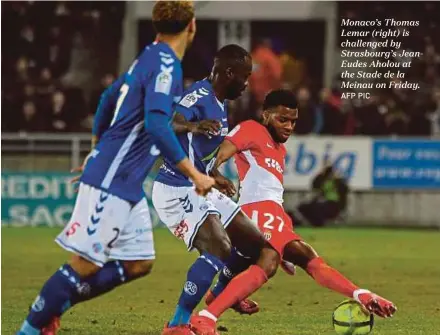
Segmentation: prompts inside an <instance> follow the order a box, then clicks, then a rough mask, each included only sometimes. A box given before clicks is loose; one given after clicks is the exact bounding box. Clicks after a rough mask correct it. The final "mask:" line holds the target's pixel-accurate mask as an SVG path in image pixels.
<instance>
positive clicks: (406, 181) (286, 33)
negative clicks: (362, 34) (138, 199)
mask: <svg viewBox="0 0 440 335" xmlns="http://www.w3.org/2000/svg"><path fill="white" fill-rule="evenodd" d="M152 4H153V3H152V2H108V3H107V2H93V1H92V2H62V1H61V2H5V3H3V4H2V21H3V26H4V27H6V28H7V29H4V30H3V45H5V46H7V47H5V48H3V51H2V89H1V90H2V105H1V106H2V207H3V210H2V223H3V224H31V225H45V224H49V225H62V224H63V223H64V222H65V220H66V219H67V218H68V216H69V213H70V211H71V209H72V204H73V201H74V193H73V192H72V189H71V187H70V186H69V185H68V182H67V180H68V178H69V176H68V171H69V169H70V168H72V167H75V166H78V165H79V164H80V163H81V162H82V160H83V158H84V156H85V155H86V154H87V153H88V150H89V138H90V135H89V134H90V129H91V125H92V121H93V114H94V110H95V108H96V105H97V102H98V99H99V95H100V93H101V92H102V90H103V89H104V88H105V87H106V86H108V85H109V84H110V83H111V82H112V80H114V78H115V76H117V75H118V74H119V73H121V72H122V71H124V70H125V69H127V68H128V66H129V65H130V62H131V61H132V60H133V59H134V58H135V56H136V54H137V53H138V52H139V51H140V50H141V49H142V48H143V46H145V45H146V44H148V43H150V42H151V41H152V40H153V38H154V33H153V30H152V27H151V24H150V15H151V7H152ZM196 5H197V17H198V33H197V36H196V39H195V41H194V44H193V46H192V48H191V49H190V50H189V51H188V53H187V54H186V56H185V59H184V61H183V67H184V76H185V85H186V86H187V85H190V83H191V82H193V81H194V80H199V79H201V78H203V77H204V76H206V75H207V74H208V73H209V71H210V68H211V64H212V58H213V55H214V53H215V51H216V50H217V49H218V48H219V47H221V46H222V45H225V44H227V43H238V44H240V45H242V46H244V47H246V48H247V49H249V50H252V51H253V55H254V56H255V58H256V59H257V58H258V59H259V60H262V61H263V62H265V64H268V65H267V66H268V68H269V69H270V70H265V71H260V72H259V74H258V75H254V77H253V78H252V80H251V86H250V90H249V91H248V92H246V94H245V96H244V97H243V98H242V99H240V100H239V101H237V102H236V103H234V104H231V106H230V107H231V108H230V110H231V113H230V115H229V119H230V122H231V124H232V125H234V124H236V123H237V122H239V121H240V120H243V119H245V118H247V117H252V115H253V113H254V112H255V111H256V109H257V108H258V106H259V104H260V103H261V100H262V99H263V98H264V94H265V93H266V92H267V90H269V89H271V88H275V87H280V86H282V87H288V88H291V89H292V90H294V91H296V92H297V93H298V97H299V99H300V109H301V118H300V121H299V123H298V126H297V129H296V133H297V136H295V138H293V139H292V140H291V141H290V142H289V145H288V149H289V150H288V151H289V157H288V163H287V168H286V189H287V192H286V207H287V208H288V209H292V208H293V207H294V206H295V205H296V204H297V203H298V202H299V201H300V199H302V198H304V197H305V196H307V193H308V192H307V191H308V189H309V185H310V181H311V178H312V177H313V176H314V175H315V174H316V173H317V172H318V171H319V169H320V168H321V166H322V164H323V160H324V158H325V157H330V159H331V160H333V161H335V162H336V163H337V165H338V166H339V170H340V171H341V172H342V173H343V174H345V176H346V177H347V178H348V180H349V184H350V187H351V189H352V191H353V192H352V193H351V194H350V201H349V208H348V211H347V214H346V216H345V217H346V220H345V221H346V222H347V223H368V224H386V225H390V224H396V225H405V224H409V225H424V226H440V221H439V220H440V219H439V217H438V215H437V211H436V207H435V203H436V202H438V199H439V197H440V194H439V187H440V170H439V165H440V163H439V162H440V158H439V150H438V147H439V146H440V142H438V141H436V140H435V137H437V136H438V135H439V134H440V118H439V115H440V75H439V71H440V55H439V53H440V39H439V37H438V36H439V32H440V19H439V17H440V16H438V15H436V14H438V13H440V9H439V4H438V3H427V2H425V3H422V2H418V3H417V2H414V3H413V2H405V6H399V4H397V3H374V4H368V3H360V2H355V3H350V2H340V3H337V2H331V1H329V2H271V4H269V3H268V2H264V1H263V2H209V1H208V2H197V4H196ZM376 17H379V18H386V17H394V18H396V19H400V20H405V19H411V20H420V22H421V24H420V26H419V27H413V28H411V35H410V37H408V38H406V39H404V40H402V41H403V46H402V48H405V49H409V50H414V51H422V52H424V55H425V56H424V57H422V58H420V59H414V60H413V63H412V67H411V69H410V71H409V78H412V79H414V80H417V81H418V82H420V83H421V86H422V88H421V89H419V90H418V91H415V92H414V91H409V90H403V89H402V90H394V91H392V90H381V91H376V92H373V93H374V97H373V98H372V99H370V100H369V103H365V101H364V102H363V101H355V100H351V101H350V100H341V99H340V93H341V92H340V89H339V87H340V85H339V79H340V78H339V75H340V72H341V68H340V63H341V58H340V48H339V45H340V41H341V38H340V20H341V18H353V19H369V18H376ZM415 137H416V138H417V141H414V138H415ZM402 150H407V154H408V155H407V156H406V159H404V160H402V159H401V158H398V157H397V156H396V155H394V156H390V155H383V153H384V152H394V153H395V154H396V153H399V152H400V153H402V152H403V151H402ZM420 152H421V153H420ZM228 170H229V171H230V172H231V173H232V174H231V173H230V174H229V175H230V176H231V175H233V164H230V165H229V167H228ZM148 184H151V180H148V181H147V188H148ZM390 208H393V210H392V211H390V210H389V209H390ZM156 221H157V219H156Z"/></svg>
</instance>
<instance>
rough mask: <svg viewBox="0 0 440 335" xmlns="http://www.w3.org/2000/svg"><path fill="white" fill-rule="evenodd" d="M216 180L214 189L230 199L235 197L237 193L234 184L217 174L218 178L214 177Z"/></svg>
mask: <svg viewBox="0 0 440 335" xmlns="http://www.w3.org/2000/svg"><path fill="white" fill-rule="evenodd" d="M214 180H215V185H214V187H215V188H216V189H217V190H219V191H220V192H222V193H223V194H226V195H227V196H228V197H233V196H234V195H235V193H237V190H236V189H235V185H234V183H233V182H232V181H230V180H229V179H228V178H226V177H225V176H223V175H221V174H217V175H216V176H214Z"/></svg>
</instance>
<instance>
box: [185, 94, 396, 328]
mask: <svg viewBox="0 0 440 335" xmlns="http://www.w3.org/2000/svg"><path fill="white" fill-rule="evenodd" d="M297 119H298V109H297V102H296V98H295V96H294V95H293V93H291V92H290V91H287V90H276V91H272V92H270V93H269V94H268V95H267V97H266V99H265V101H264V105H263V112H262V114H261V117H260V122H257V121H254V120H248V121H245V122H243V123H241V124H239V125H238V126H236V127H235V128H234V129H233V130H232V131H231V132H230V133H229V134H228V136H227V137H226V139H225V141H224V142H223V143H222V144H221V145H220V149H219V152H218V155H217V160H216V163H215V167H219V166H220V165H221V164H222V163H224V162H226V161H227V160H228V159H229V158H231V157H232V156H234V155H235V161H236V165H237V169H238V174H239V177H240V198H239V205H240V206H241V208H242V209H243V211H244V212H245V213H246V214H247V215H248V216H249V217H250V218H252V219H253V220H254V222H256V223H257V224H258V226H259V228H260V230H261V231H262V232H263V234H264V235H265V236H266V239H267V241H268V242H269V243H268V246H267V247H266V248H264V249H263V250H262V252H261V253H260V257H259V259H258V260H257V262H256V264H255V265H251V266H250V267H249V268H248V269H247V270H246V271H244V272H242V273H241V274H239V275H237V276H236V277H235V278H233V279H232V280H231V282H230V283H229V284H228V285H227V286H226V288H225V289H224V290H223V292H221V293H220V294H219V295H218V296H217V297H216V298H215V299H214V300H213V301H210V303H209V306H208V307H207V308H206V309H205V310H203V311H201V312H199V314H198V315H195V316H193V317H192V319H191V324H192V329H193V331H194V332H195V334H197V335H217V334H218V333H217V331H216V321H217V319H218V317H220V315H221V314H222V313H223V312H224V311H226V310H227V309H228V308H229V307H231V306H233V305H234V304H236V303H237V302H239V301H241V300H243V299H245V298H247V297H248V296H250V295H251V294H252V293H254V292H255V291H257V290H258V289H259V288H260V287H262V286H263V285H264V284H265V283H266V281H267V280H268V279H269V278H271V277H272V276H273V275H275V273H276V270H277V268H278V266H279V265H280V263H282V262H285V261H287V262H289V263H292V264H295V265H298V266H299V267H301V268H302V269H304V270H305V271H306V272H307V273H308V274H309V275H310V276H311V277H312V278H313V279H314V280H315V281H316V282H317V283H318V284H320V285H322V286H324V287H327V288H329V289H331V290H333V291H335V292H338V293H340V294H343V295H345V296H347V297H349V298H353V299H355V300H357V301H358V302H360V303H361V304H362V305H363V306H364V307H365V308H366V309H368V310H369V311H370V312H372V313H375V314H377V315H379V316H381V317H390V316H392V315H393V314H394V312H395V311H396V307H395V306H394V304H393V303H392V302H391V301H388V300H386V299H384V298H382V297H380V296H378V295H376V294H374V293H372V292H370V291H368V290H365V289H361V288H359V287H358V286H356V285H355V284H353V283H352V282H351V281H349V280H348V279H347V278H345V277H344V276H343V275H342V274H341V273H339V272H338V271H337V270H335V269H334V268H332V267H331V266H329V265H328V264H327V263H326V262H325V261H324V260H323V259H322V258H321V257H319V256H318V254H317V253H316V251H315V250H314V249H313V248H312V247H311V246H310V245H308V244H307V243H305V242H304V241H303V240H302V239H301V237H300V236H299V235H297V234H296V233H294V231H293V225H292V221H291V219H290V217H289V216H288V215H287V214H286V212H285V211H284V209H283V206H282V203H283V192H284V187H283V172H284V161H285V157H286V149H285V147H284V144H283V143H285V142H286V141H287V140H288V139H289V137H290V136H291V135H292V133H293V130H294V128H295V123H296V120H297ZM224 186H225V189H224V190H223V191H224V192H225V193H226V194H229V195H230V194H231V193H233V192H234V189H233V185H232V183H230V184H228V185H226V183H225V185H224ZM284 264H286V263H284Z"/></svg>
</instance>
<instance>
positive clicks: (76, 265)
mask: <svg viewBox="0 0 440 335" xmlns="http://www.w3.org/2000/svg"><path fill="white" fill-rule="evenodd" d="M69 265H70V266H71V267H72V269H73V270H75V272H76V273H77V274H78V275H79V276H80V277H81V278H85V277H88V276H91V275H93V274H94V273H96V272H98V271H99V269H100V267H99V266H98V265H96V264H94V263H92V262H90V261H88V260H87V259H85V258H83V257H81V256H79V255H73V256H72V258H71V260H70V262H69Z"/></svg>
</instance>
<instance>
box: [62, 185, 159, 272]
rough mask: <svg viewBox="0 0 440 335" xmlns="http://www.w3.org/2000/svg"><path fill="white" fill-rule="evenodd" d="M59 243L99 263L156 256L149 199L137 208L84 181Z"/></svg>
mask: <svg viewBox="0 0 440 335" xmlns="http://www.w3.org/2000/svg"><path fill="white" fill-rule="evenodd" d="M55 242H57V243H58V244H59V245H60V246H61V247H62V248H64V249H66V250H68V251H71V252H73V253H75V254H78V255H80V256H82V257H84V258H85V259H87V260H89V261H91V262H93V263H95V264H96V265H98V266H103V265H104V264H105V263H106V262H107V261H108V260H109V259H115V260H145V259H154V258H155V253H154V241H153V227H152V224H151V218H150V212H149V210H148V203H147V200H146V199H143V200H142V201H140V202H139V203H137V204H136V205H135V206H134V207H133V206H132V205H131V204H130V203H129V202H127V201H125V200H122V199H121V198H118V197H116V196H114V195H112V194H109V193H106V192H104V191H101V190H99V189H96V188H94V187H92V186H89V185H87V184H83V183H81V184H80V186H79V193H78V197H77V199H76V203H75V208H74V209H73V213H72V217H71V218H70V221H69V223H68V224H67V225H66V227H65V228H64V230H63V231H62V232H61V234H59V235H58V236H57V238H56V239H55Z"/></svg>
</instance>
